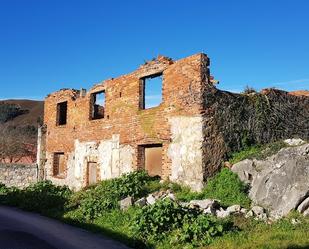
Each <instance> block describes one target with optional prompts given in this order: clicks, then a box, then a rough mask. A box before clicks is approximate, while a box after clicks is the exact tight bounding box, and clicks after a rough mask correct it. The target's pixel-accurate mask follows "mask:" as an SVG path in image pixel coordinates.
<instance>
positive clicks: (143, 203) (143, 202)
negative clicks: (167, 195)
mask: <svg viewBox="0 0 309 249" xmlns="http://www.w3.org/2000/svg"><path fill="white" fill-rule="evenodd" d="M134 204H135V205H136V206H139V207H144V206H146V205H147V200H146V198H145V197H142V198H140V199H138V200H137V201H136V202H135V203H134Z"/></svg>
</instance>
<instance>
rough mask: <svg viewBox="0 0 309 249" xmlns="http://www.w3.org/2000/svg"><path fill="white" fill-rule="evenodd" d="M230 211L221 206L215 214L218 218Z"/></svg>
mask: <svg viewBox="0 0 309 249" xmlns="http://www.w3.org/2000/svg"><path fill="white" fill-rule="evenodd" d="M230 214H231V213H230V212H229V211H227V210H224V209H223V208H220V209H219V210H217V211H216V216H217V217H218V218H225V217H227V216H229V215H230Z"/></svg>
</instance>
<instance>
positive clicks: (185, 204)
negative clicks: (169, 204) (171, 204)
mask: <svg viewBox="0 0 309 249" xmlns="http://www.w3.org/2000/svg"><path fill="white" fill-rule="evenodd" d="M178 204H179V205H180V206H182V207H185V208H187V207H189V206H190V203H189V202H182V201H180V202H178Z"/></svg>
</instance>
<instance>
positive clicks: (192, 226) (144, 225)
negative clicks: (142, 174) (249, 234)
mask: <svg viewBox="0 0 309 249" xmlns="http://www.w3.org/2000/svg"><path fill="white" fill-rule="evenodd" d="M131 227H132V228H131V229H132V230H133V232H134V234H135V236H136V237H137V238H140V239H142V240H144V241H148V242H149V241H153V240H161V239H163V238H164V237H166V236H167V235H169V234H170V233H173V234H174V236H176V237H177V240H178V242H179V241H180V242H192V241H195V243H197V244H199V243H200V244H206V243H208V242H209V241H210V238H211V237H213V236H217V235H219V234H220V233H222V232H223V228H224V226H222V225H221V224H220V223H219V221H218V220H217V219H216V218H214V217H210V216H208V215H204V214H202V213H201V211H200V210H198V209H193V208H184V207H182V206H180V205H179V204H178V203H176V202H174V201H172V200H170V199H168V198H167V199H165V200H159V201H157V202H156V203H155V204H153V205H150V206H145V207H143V208H142V209H140V210H139V211H138V212H137V213H136V215H135V216H134V218H133V220H132V223H131ZM175 231H177V232H176V233H175Z"/></svg>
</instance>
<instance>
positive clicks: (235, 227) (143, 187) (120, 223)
mask: <svg viewBox="0 0 309 249" xmlns="http://www.w3.org/2000/svg"><path fill="white" fill-rule="evenodd" d="M111 181H113V182H111ZM111 183H113V184H111ZM137 185H138V186H137ZM106 188H107V189H110V190H112V192H113V195H111V196H109V195H108V194H109V192H108V191H107V192H106ZM166 189H171V190H173V192H174V193H175V195H176V197H177V199H179V200H181V201H190V200H192V199H203V198H215V199H219V200H221V201H222V205H224V206H229V205H232V204H241V205H242V206H244V207H249V206H250V199H249V198H248V196H247V191H248V188H247V186H246V185H244V184H243V183H242V182H241V181H240V180H239V178H238V176H237V175H236V174H235V173H233V172H231V171H230V170H229V169H227V168H224V169H222V170H221V171H220V172H219V173H218V174H217V175H216V176H214V177H213V178H212V179H210V180H209V181H208V183H207V184H206V185H205V187H204V189H203V191H202V192H200V193H197V192H192V191H191V190H190V189H189V188H188V187H185V186H181V185H179V184H176V183H171V182H163V183H161V182H160V181H159V179H155V178H149V177H147V176H145V175H144V174H143V173H132V175H130V176H124V177H122V179H118V180H109V181H105V182H101V183H100V184H98V186H95V187H91V188H88V189H84V190H82V191H79V192H77V193H74V194H72V193H70V192H68V191H67V190H66V189H62V188H61V187H55V186H52V185H50V183H48V182H45V183H44V182H43V183H38V184H37V185H36V186H33V187H30V188H28V189H26V190H24V191H21V190H19V191H13V189H9V188H6V187H5V186H4V185H1V184H0V197H1V198H0V202H1V201H4V202H3V203H4V204H8V202H7V201H11V205H13V206H18V207H21V208H24V209H28V210H29V208H27V207H28V206H30V207H31V208H32V209H30V210H34V211H36V212H40V213H42V214H43V215H46V216H49V217H52V218H55V219H58V220H61V221H63V222H65V223H68V224H71V225H74V226H78V227H81V228H84V229H86V230H89V231H91V232H94V233H100V234H104V235H106V236H108V237H110V238H113V239H115V240H119V241H121V242H123V243H125V244H127V245H128V246H130V247H132V248H137V249H138V248H156V249H169V248H173V249H174V248H175V249H177V248H179V249H180V248H181V249H191V248H197V247H194V244H193V243H194V241H191V240H190V243H185V242H181V241H180V238H181V236H184V235H186V234H184V233H183V231H184V230H181V229H183V228H184V227H182V228H180V227H175V228H173V230H171V231H170V232H168V233H167V234H166V236H163V237H162V236H154V237H153V238H150V239H145V238H146V237H145V232H142V236H140V235H137V234H136V233H135V232H134V231H133V230H132V226H131V225H132V221H133V220H134V219H135V218H136V216H137V215H139V214H140V213H141V209H140V208H138V207H131V208H129V209H128V210H127V211H121V210H120V209H119V207H118V206H112V208H104V209H101V202H97V198H99V199H100V198H103V197H102V196H104V198H105V199H106V198H107V199H109V198H110V199H111V198H112V197H113V196H114V194H115V193H114V192H115V191H116V192H117V196H118V197H117V198H122V197H123V196H127V195H132V194H135V195H136V198H139V197H140V194H143V195H144V194H147V193H151V192H154V191H159V190H166ZM43 190H44V191H43ZM42 191H43V192H42ZM102 191H103V192H104V195H102ZM41 192H42V193H44V194H43V195H42V194H40V193H41ZM89 192H91V193H93V194H97V195H89ZM8 193H11V194H9V195H8ZM55 193H58V194H57V195H54V194H55ZM46 194H50V195H51V196H53V198H54V199H53V201H52V202H51V201H50V198H43V197H44V196H45V195H46ZM15 197H16V198H17V197H18V198H17V199H16V200H15V201H14V200H13V199H12V198H15ZM30 197H31V198H30ZM38 197H40V198H38ZM5 198H8V199H7V201H5ZM29 198H30V199H31V200H32V201H29ZM36 198H38V200H39V201H40V202H42V203H41V205H40V206H38V207H36V206H33V201H35V200H36ZM63 198H67V203H66V204H65V206H63V205H62V203H63V202H62V199H63ZM93 198H94V199H93ZM115 198H116V197H115ZM87 199H89V200H93V202H90V204H91V205H90V206H89V207H88V206H87V207H84V206H83V205H81V204H82V203H83V201H84V200H87ZM57 200H58V201H57ZM16 201H18V203H17V202H16ZM60 201H61V202H60ZM9 203H10V202H9ZM57 203H59V205H58V204H57ZM42 204H45V206H44V205H42ZM55 204H57V205H55ZM93 204H94V205H93ZM96 205H97V207H96ZM34 207H36V209H33V208H34ZM42 207H44V208H42ZM84 208H87V209H93V208H95V210H94V211H95V212H98V215H95V216H91V217H88V219H86V216H85V210H84ZM156 210H157V209H155V211H156ZM162 210H163V211H164V212H165V213H168V214H169V213H170V208H167V209H164V206H163V209H162ZM155 213H156V212H155ZM153 216H154V218H156V219H157V218H158V217H159V220H162V221H164V219H163V218H162V217H161V216H160V215H159V216H158V215H157V214H154V215H153ZM163 216H164V215H163ZM173 217H175V215H174V214H173V213H172V214H171V215H169V216H168V218H173ZM161 218H162V219H161ZM165 218H166V217H165ZM293 218H294V219H298V220H300V221H301V222H300V223H298V224H295V225H292V223H291V220H292V219H293ZM148 220H149V219H148V218H146V221H147V222H146V223H147V224H148ZM165 220H167V219H165ZM154 221H155V220H152V223H151V224H154ZM150 222H151V221H149V223H150ZM227 223H229V224H231V226H229V229H225V230H224V231H225V232H224V233H223V235H221V234H220V236H219V237H213V238H211V243H210V244H209V245H208V246H204V247H201V248H204V249H219V248H226V249H233V248H235V249H236V248H240V249H246V248H261V249H262V248H263V249H277V248H283V249H288V248H289V249H293V248H294V249H296V248H299V249H300V248H302V249H304V248H309V232H308V231H309V217H306V218H304V217H302V216H300V215H299V214H296V213H292V214H291V215H290V217H288V218H286V219H282V220H280V221H278V222H276V223H273V224H266V223H264V222H258V221H255V220H253V219H245V218H244V217H242V216H231V217H229V218H228V219H227V220H226V224H227ZM139 224H140V223H139ZM168 227H169V226H168ZM190 229H193V230H192V231H195V232H196V230H195V229H197V230H198V229H199V227H195V226H191V228H190ZM142 231H144V230H142ZM155 234H156V233H155ZM199 242H200V240H199V239H195V243H199ZM206 244H207V243H206Z"/></svg>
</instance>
